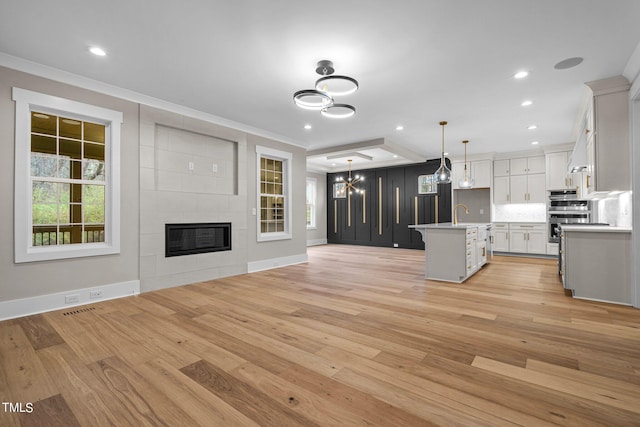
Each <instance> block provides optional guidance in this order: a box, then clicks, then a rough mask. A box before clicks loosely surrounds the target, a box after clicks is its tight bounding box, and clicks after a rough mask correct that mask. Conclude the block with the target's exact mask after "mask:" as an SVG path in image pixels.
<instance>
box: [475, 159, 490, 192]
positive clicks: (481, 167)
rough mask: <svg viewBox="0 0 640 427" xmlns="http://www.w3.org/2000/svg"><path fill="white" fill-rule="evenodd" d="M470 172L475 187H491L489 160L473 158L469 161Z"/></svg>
mask: <svg viewBox="0 0 640 427" xmlns="http://www.w3.org/2000/svg"><path fill="white" fill-rule="evenodd" d="M471 173H472V175H471V177H472V178H473V179H474V180H475V185H474V187H475V188H489V187H491V160H474V161H473V162H471Z"/></svg>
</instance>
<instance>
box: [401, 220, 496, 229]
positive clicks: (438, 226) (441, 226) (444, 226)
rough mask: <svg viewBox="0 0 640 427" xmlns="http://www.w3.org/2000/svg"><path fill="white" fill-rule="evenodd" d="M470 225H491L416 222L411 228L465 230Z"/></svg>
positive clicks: (484, 224)
mask: <svg viewBox="0 0 640 427" xmlns="http://www.w3.org/2000/svg"><path fill="white" fill-rule="evenodd" d="M469 227H491V223H489V222H459V223H457V224H453V223H451V222H441V223H438V224H416V225H410V226H409V228H416V229H417V228H431V229H454V230H455V229H460V230H464V229H467V228H469Z"/></svg>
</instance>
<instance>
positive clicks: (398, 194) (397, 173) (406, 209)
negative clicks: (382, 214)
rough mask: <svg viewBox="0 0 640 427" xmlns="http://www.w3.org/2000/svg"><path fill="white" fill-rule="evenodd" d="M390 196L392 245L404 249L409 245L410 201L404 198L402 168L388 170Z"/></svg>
mask: <svg viewBox="0 0 640 427" xmlns="http://www.w3.org/2000/svg"><path fill="white" fill-rule="evenodd" d="M387 179H388V180H389V184H390V187H391V188H390V189H391V194H390V195H389V196H390V197H389V198H388V203H389V204H390V205H391V207H392V209H391V211H392V212H391V223H392V236H393V244H394V245H398V247H403V248H406V247H408V246H409V245H410V240H411V239H410V232H411V229H409V224H410V222H409V221H410V218H411V212H410V206H411V201H410V200H409V198H408V197H405V184H404V181H405V180H404V168H394V169H389V171H388V172H387Z"/></svg>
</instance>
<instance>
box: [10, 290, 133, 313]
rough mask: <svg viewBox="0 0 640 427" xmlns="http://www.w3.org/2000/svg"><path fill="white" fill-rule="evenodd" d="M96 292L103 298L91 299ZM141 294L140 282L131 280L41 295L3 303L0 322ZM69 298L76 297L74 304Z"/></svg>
mask: <svg viewBox="0 0 640 427" xmlns="http://www.w3.org/2000/svg"><path fill="white" fill-rule="evenodd" d="M96 291H102V296H101V297H97V298H91V292H96ZM139 293H140V281H139V280H130V281H128V282H120V283H112V284H110V285H102V286H94V287H91V288H83V289H73V290H69V291H65V292H58V293H55V294H47V295H39V296H36V297H29V298H22V299H16V300H12V301H1V302H0V320H7V319H14V318H16V317H23V316H29V315H32V314H39V313H44V312H47V311H53V310H61V309H65V308H71V307H77V306H79V305H85V304H92V303H96V302H100V301H106V300H110V299H116V298H122V297H128V296H131V295H138V294H139ZM67 297H75V298H74V302H72V303H69V304H67V303H65V300H66V298H67Z"/></svg>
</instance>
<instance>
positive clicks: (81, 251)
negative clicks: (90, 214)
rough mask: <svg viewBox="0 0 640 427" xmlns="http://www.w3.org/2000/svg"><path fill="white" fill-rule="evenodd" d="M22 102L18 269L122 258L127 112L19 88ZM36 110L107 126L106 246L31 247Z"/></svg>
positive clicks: (16, 208) (18, 101) (18, 114)
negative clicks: (28, 264)
mask: <svg viewBox="0 0 640 427" xmlns="http://www.w3.org/2000/svg"><path fill="white" fill-rule="evenodd" d="M13 100H14V101H15V102H16V111H15V114H16V127H15V186H14V189H15V190H14V191H15V195H14V215H15V218H14V237H15V254H14V259H15V262H16V263H21V262H31V261H44V260H53V259H66V258H79V257H87V256H96V255H108V254H116V253H120V126H121V124H122V112H119V111H114V110H109V109H106V108H102V107H96V106H93V105H89V104H84V103H81V102H76V101H71V100H68V99H64V98H59V97H56V96H51V95H45V94H42V93H38V92H32V91H29V90H25V89H20V88H17V87H14V88H13ZM31 110H38V111H40V112H43V113H47V112H49V113H51V114H55V115H71V116H74V117H75V118H78V119H82V120H84V119H86V120H91V121H94V122H99V123H103V124H105V125H107V134H106V135H105V143H106V150H105V165H106V168H107V170H105V172H106V173H105V177H106V179H107V181H106V183H105V184H106V187H107V191H106V192H105V241H104V242H101V243H78V244H73V245H56V246H37V247H34V246H32V245H31V236H32V225H31V222H32V211H31V201H32V196H31V162H30V160H31V139H30V133H31Z"/></svg>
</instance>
